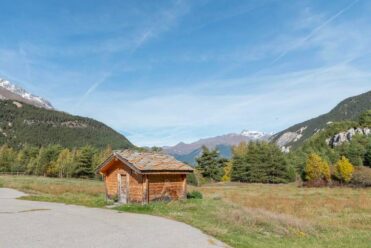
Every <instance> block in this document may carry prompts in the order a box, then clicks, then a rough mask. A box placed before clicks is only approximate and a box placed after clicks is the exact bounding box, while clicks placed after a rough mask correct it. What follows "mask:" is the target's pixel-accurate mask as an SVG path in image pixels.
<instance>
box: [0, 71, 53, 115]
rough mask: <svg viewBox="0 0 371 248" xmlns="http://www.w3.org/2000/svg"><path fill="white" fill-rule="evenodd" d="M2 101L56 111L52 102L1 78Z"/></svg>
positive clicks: (0, 91)
mask: <svg viewBox="0 0 371 248" xmlns="http://www.w3.org/2000/svg"><path fill="white" fill-rule="evenodd" d="M0 100H16V101H20V102H23V103H27V104H31V105H34V106H36V107H39V108H45V109H54V108H53V106H52V105H51V103H50V102H48V101H47V100H45V99H43V98H42V97H39V96H35V95H33V94H31V93H29V92H27V91H26V90H25V89H22V88H21V87H18V86H16V85H15V84H12V83H11V82H9V81H8V80H4V79H1V78H0Z"/></svg>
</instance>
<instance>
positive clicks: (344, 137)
mask: <svg viewBox="0 0 371 248" xmlns="http://www.w3.org/2000/svg"><path fill="white" fill-rule="evenodd" d="M357 134H359V135H370V134H371V129H370V128H368V127H364V128H362V127H358V128H350V129H348V130H347V131H345V132H341V133H338V134H336V135H334V136H333V137H331V138H328V139H326V143H327V144H328V145H330V146H332V147H336V146H339V145H342V144H343V143H344V142H349V141H351V140H352V138H353V136H354V135H357Z"/></svg>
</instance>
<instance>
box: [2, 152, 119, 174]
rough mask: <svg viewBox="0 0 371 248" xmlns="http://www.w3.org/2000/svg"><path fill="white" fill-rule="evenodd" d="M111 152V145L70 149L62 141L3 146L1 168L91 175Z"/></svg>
mask: <svg viewBox="0 0 371 248" xmlns="http://www.w3.org/2000/svg"><path fill="white" fill-rule="evenodd" d="M111 153H112V148H111V147H110V146H107V147H106V148H105V149H97V148H94V147H92V146H84V147H81V148H75V149H69V148H64V147H62V146H60V145H49V146H45V147H35V146H30V145H25V146H23V148H21V149H20V150H16V149H14V148H12V147H10V146H8V145H3V146H1V147H0V172H1V173H21V174H27V175H37V176H48V177H59V178H69V177H78V178H92V177H94V176H95V169H96V168H97V166H98V165H99V164H101V163H102V162H103V161H104V160H105V159H107V157H108V156H109V155H110V154H111Z"/></svg>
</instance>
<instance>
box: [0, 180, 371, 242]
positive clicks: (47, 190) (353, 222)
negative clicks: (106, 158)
mask: <svg viewBox="0 0 371 248" xmlns="http://www.w3.org/2000/svg"><path fill="white" fill-rule="evenodd" d="M0 185H3V186H4V187H11V188H16V189H19V190H22V191H26V192H29V193H32V194H33V195H31V196H27V197H24V198H25V199H30V200H42V201H55V202H65V203H68V204H78V205H85V206H89V207H103V206H104V205H105V201H104V187H103V183H102V182H99V181H88V180H77V179H50V178H42V177H11V176H0ZM194 189H196V190H199V191H201V192H202V193H203V194H204V199H202V200H196V199H194V200H187V201H176V202H169V203H163V202H157V203H152V204H149V205H145V206H142V205H127V206H121V207H118V208H116V209H117V210H119V211H126V212H135V213H143V214H151V215H157V216H163V217H166V218H170V219H175V220H178V221H182V222H185V223H188V224H190V225H192V226H194V227H197V228H199V229H201V230H203V231H204V232H205V233H208V234H210V235H212V236H214V237H216V238H218V239H220V240H222V241H224V242H225V243H227V244H229V245H231V246H233V247H264V248H265V247H267V248H269V247H336V248H339V247H344V248H345V247H347V248H348V247H352V248H357V247H370V244H371V189H370V188H369V189H351V188H321V189H308V188H299V187H297V186H296V185H295V184H289V185H262V184H233V183H230V184H211V185H205V186H202V187H198V188H194V187H190V190H194Z"/></svg>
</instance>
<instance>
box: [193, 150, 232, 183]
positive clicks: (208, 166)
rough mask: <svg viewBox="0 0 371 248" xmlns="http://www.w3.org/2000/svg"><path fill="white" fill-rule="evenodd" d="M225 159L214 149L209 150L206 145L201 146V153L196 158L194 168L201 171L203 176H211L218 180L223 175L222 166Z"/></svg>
mask: <svg viewBox="0 0 371 248" xmlns="http://www.w3.org/2000/svg"><path fill="white" fill-rule="evenodd" d="M226 162H227V160H226V159H224V158H221V157H220V155H219V153H218V151H217V150H216V149H214V150H211V151H210V150H209V149H208V148H207V147H205V146H204V147H202V155H201V157H199V158H197V166H196V168H197V169H199V170H200V171H201V174H202V176H203V177H206V178H211V179H213V180H215V181H220V180H221V178H222V176H223V172H224V171H223V168H224V166H225V164H226Z"/></svg>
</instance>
